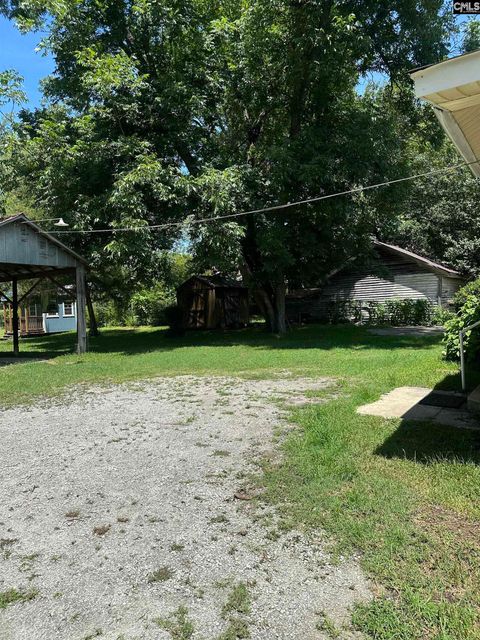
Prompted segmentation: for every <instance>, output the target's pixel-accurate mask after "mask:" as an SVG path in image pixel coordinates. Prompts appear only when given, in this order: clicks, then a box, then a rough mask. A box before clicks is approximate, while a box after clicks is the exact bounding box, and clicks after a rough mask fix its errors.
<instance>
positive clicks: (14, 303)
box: [12, 278, 19, 356]
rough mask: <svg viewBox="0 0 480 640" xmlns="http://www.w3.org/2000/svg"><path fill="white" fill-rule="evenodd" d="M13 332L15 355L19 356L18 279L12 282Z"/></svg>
mask: <svg viewBox="0 0 480 640" xmlns="http://www.w3.org/2000/svg"><path fill="white" fill-rule="evenodd" d="M12 332H13V355H14V356H18V352H19V349H18V282H17V278H13V280H12Z"/></svg>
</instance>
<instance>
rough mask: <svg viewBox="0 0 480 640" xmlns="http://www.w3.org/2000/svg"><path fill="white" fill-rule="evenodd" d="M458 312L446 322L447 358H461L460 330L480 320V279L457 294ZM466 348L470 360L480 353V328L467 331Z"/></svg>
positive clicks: (445, 351)
mask: <svg viewBox="0 0 480 640" xmlns="http://www.w3.org/2000/svg"><path fill="white" fill-rule="evenodd" d="M455 305H456V307H457V312H456V314H455V315H454V316H453V317H452V318H451V319H450V320H448V321H447V322H446V323H445V335H444V339H443V342H444V345H445V350H444V356H445V357H446V358H447V360H459V359H460V337H459V332H460V331H461V329H464V328H465V327H469V326H470V325H472V324H474V323H475V322H478V321H480V279H478V280H475V281H474V282H470V283H469V284H467V285H465V287H463V288H462V289H460V290H459V291H458V292H457V294H456V296H455ZM464 349H465V353H466V356H467V358H468V359H469V360H470V361H473V360H477V359H478V357H479V355H480V328H479V327H477V328H476V329H473V330H471V331H467V332H466V334H465V337H464Z"/></svg>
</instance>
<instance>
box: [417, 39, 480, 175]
mask: <svg viewBox="0 0 480 640" xmlns="http://www.w3.org/2000/svg"><path fill="white" fill-rule="evenodd" d="M411 77H412V79H413V81H414V83H415V95H416V97H417V98H422V99H423V100H427V101H428V102H430V104H431V105H432V106H433V108H434V110H435V113H436V115H437V117H438V119H439V121H440V123H441V125H442V127H443V128H444V129H445V131H446V133H447V134H448V136H449V137H450V139H451V140H452V142H453V143H454V145H455V146H456V147H457V149H458V150H459V152H460V153H461V154H462V156H463V157H464V158H465V160H466V161H467V162H477V161H478V162H480V50H478V51H472V52H471V53H467V54H464V55H461V56H456V57H455V58H450V59H449V60H444V61H443V62H439V63H438V64H434V65H429V66H427V67H423V68H421V69H416V70H414V71H412V72H411ZM470 168H471V170H472V171H473V173H474V174H475V175H477V176H478V177H480V164H473V165H471V167H470Z"/></svg>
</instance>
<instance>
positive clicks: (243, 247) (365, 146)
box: [1, 0, 452, 331]
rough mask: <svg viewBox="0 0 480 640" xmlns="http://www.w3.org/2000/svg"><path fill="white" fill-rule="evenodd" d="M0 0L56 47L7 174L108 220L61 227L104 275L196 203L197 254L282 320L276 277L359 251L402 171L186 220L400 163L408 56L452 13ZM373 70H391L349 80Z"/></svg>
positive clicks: (417, 7) (73, 218) (166, 0)
mask: <svg viewBox="0 0 480 640" xmlns="http://www.w3.org/2000/svg"><path fill="white" fill-rule="evenodd" d="M1 6H2V7H3V12H4V13H5V15H7V16H9V17H10V18H12V19H14V20H16V22H17V24H18V25H19V26H20V28H21V29H23V30H28V29H34V28H40V27H41V28H43V29H45V30H46V31H47V36H46V38H45V39H44V41H43V43H42V45H41V46H42V47H43V48H44V49H45V50H48V51H50V52H51V54H52V55H53V57H54V59H55V62H56V69H55V72H54V74H53V75H52V76H51V77H49V78H47V79H46V81H45V82H44V85H43V86H44V93H45V96H46V98H47V99H48V100H49V101H50V103H49V106H47V107H45V108H42V109H38V110H36V111H35V112H33V113H32V112H22V113H21V116H20V123H19V124H18V126H17V127H16V130H15V132H14V133H13V134H11V135H9V136H8V137H7V140H6V143H5V144H6V147H5V152H4V161H5V162H6V163H8V164H9V166H11V167H13V170H12V172H10V174H9V175H8V176H7V177H6V178H5V180H4V181H3V190H4V191H6V192H8V193H10V192H15V193H17V194H25V193H28V194H29V197H31V199H32V201H33V203H34V204H35V206H38V207H39V209H41V210H42V211H43V212H44V213H45V214H47V215H46V217H50V216H51V217H53V216H62V217H64V218H65V219H66V220H67V221H68V222H69V223H70V224H71V226H72V229H74V230H79V231H89V230H94V229H97V230H98V229H107V230H108V232H107V233H99V234H87V235H74V234H71V236H66V238H68V239H69V240H70V241H71V243H72V244H73V245H74V248H75V249H76V250H77V251H79V252H80V253H84V254H85V255H87V256H88V257H89V259H90V260H91V263H92V266H93V267H94V269H96V270H97V273H100V276H99V278H98V288H99V289H103V290H107V289H108V287H109V286H110V285H111V281H112V280H115V281H116V282H117V283H119V282H122V281H123V282H124V289H129V288H131V287H132V283H136V284H137V283H143V284H148V283H149V282H151V281H152V271H153V270H154V269H155V265H156V259H157V255H158V252H159V251H161V250H164V249H168V248H170V247H171V246H172V245H173V244H174V243H175V241H176V240H177V239H178V237H179V235H181V231H179V228H178V227H169V228H168V229H163V230H161V231H158V232H155V233H153V232H150V231H147V229H146V227H147V226H150V225H152V224H162V223H172V222H173V223H176V222H179V221H183V220H184V219H185V218H187V217H190V220H191V222H192V224H191V225H190V231H191V243H192V250H193V251H194V253H195V256H196V258H197V261H198V264H199V265H200V266H203V267H212V266H220V267H221V268H222V269H223V270H224V271H230V272H235V271H237V270H238V269H239V270H241V271H242V273H243V275H244V277H245V279H246V280H247V281H248V282H249V284H250V285H251V287H252V289H253V291H254V292H255V295H256V298H257V303H258V304H259V306H260V307H261V309H262V311H263V313H264V314H265V316H266V318H267V320H268V323H269V325H270V327H271V328H272V329H274V330H278V331H282V330H283V329H284V328H285V318H284V315H285V314H284V306H285V304H284V303H285V289H286V285H287V282H288V283H289V284H290V283H294V284H296V285H297V284H305V285H308V284H309V283H310V282H312V281H315V282H318V280H319V279H321V277H322V275H323V274H325V273H327V272H328V271H330V270H331V269H332V268H334V267H335V265H338V264H341V263H342V261H343V260H344V259H345V257H347V256H350V255H351V254H352V253H353V252H355V253H356V254H359V253H361V252H362V251H363V250H364V249H365V247H366V246H367V245H368V237H369V234H370V233H371V232H372V231H373V230H376V229H377V228H378V227H379V226H380V224H381V222H382V221H384V219H385V218H388V219H390V218H392V217H394V216H395V215H396V213H397V211H398V206H399V203H400V202H401V200H402V198H403V196H404V190H405V186H401V185H399V186H396V187H392V188H390V189H388V190H384V191H381V190H378V191H376V192H363V193H361V194H358V195H357V196H355V197H349V198H343V199H335V200H327V201H324V202H322V203H319V204H316V205H314V204H312V205H309V206H303V207H301V208H299V207H292V208H289V209H284V210H282V211H277V212H275V213H271V214H268V215H263V214H255V215H253V214H252V215H250V216H247V217H246V218H238V219H233V220H228V221H225V222H223V221H222V222H216V223H214V224H193V222H195V219H197V220H198V219H199V218H202V217H212V216H221V215H226V214H231V213H234V212H238V211H239V210H245V209H248V210H251V209H258V208H261V207H265V206H269V205H276V204H279V203H285V202H289V201H290V202H293V201H297V200H304V199H307V198H309V197H311V196H318V195H322V194H328V193H332V192H335V191H343V190H347V189H349V188H351V187H355V186H358V185H359V184H365V183H372V182H377V181H380V180H384V179H386V178H396V177H399V176H400V175H405V174H406V173H407V166H406V164H405V153H404V151H405V145H406V141H407V136H408V133H407V132H408V131H409V127H408V123H409V122H410V121H411V119H412V117H414V110H413V108H412V104H413V102H412V94H411V90H410V88H409V83H408V80H407V74H406V71H407V70H408V69H411V68H412V67H415V66H418V65H421V64H426V63H429V62H433V61H435V60H438V59H439V58H441V57H442V56H443V55H444V54H445V53H446V51H447V49H446V42H447V41H448V36H449V29H450V27H451V22H452V21H451V17H450V16H449V15H448V13H446V12H444V10H443V3H442V0H431V1H430V2H428V3H419V2H417V1H416V0H395V1H394V2H393V3H390V4H389V5H385V4H384V3H378V2H376V1H374V0H364V1H363V2H358V0H343V1H341V2H340V1H338V0H334V1H333V2H330V3H325V2H323V1H320V0H247V1H245V2H238V1H237V0H221V1H219V2H210V1H207V0H156V1H155V2H150V1H148V2H147V1H146V0H135V2H132V1H130V0H126V1H125V2H122V3H118V2H114V3H112V2H110V1H109V0H80V1H78V2H72V1H70V0H60V1H59V2H56V3H51V2H46V1H45V0H31V1H29V2H28V3H25V2H21V1H20V0H2V2H1ZM340 61H341V62H340ZM370 72H382V73H385V74H388V76H389V77H390V78H391V79H392V80H393V81H394V85H393V84H392V86H390V87H388V88H387V89H386V90H384V91H382V92H380V93H379V92H376V91H374V90H373V89H370V88H368V89H367V90H365V91H363V92H362V93H359V91H358V89H357V88H358V84H359V82H360V81H364V79H365V77H366V75H367V74H369V73H370ZM393 86H395V87H396V88H395V89H394V88H393ZM129 227H134V228H135V229H136V230H137V231H136V232H135V233H133V232H125V231H120V229H124V228H129ZM119 265H121V266H119ZM119 276H121V277H119Z"/></svg>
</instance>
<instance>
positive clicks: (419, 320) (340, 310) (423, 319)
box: [328, 299, 435, 327]
mask: <svg viewBox="0 0 480 640" xmlns="http://www.w3.org/2000/svg"><path fill="white" fill-rule="evenodd" d="M434 313H435V311H434V307H433V305H432V304H431V303H430V301H429V300H410V299H399V300H396V299H394V300H387V301H386V302H384V303H379V302H372V301H370V302H362V301H359V300H335V301H332V302H331V304H330V308H329V310H328V319H329V321H330V322H331V323H332V324H338V323H343V322H367V323H368V324H375V325H382V324H385V325H393V326H397V327H398V326H406V325H411V326H416V325H417V326H425V325H430V324H431V323H432V320H433V318H434Z"/></svg>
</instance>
